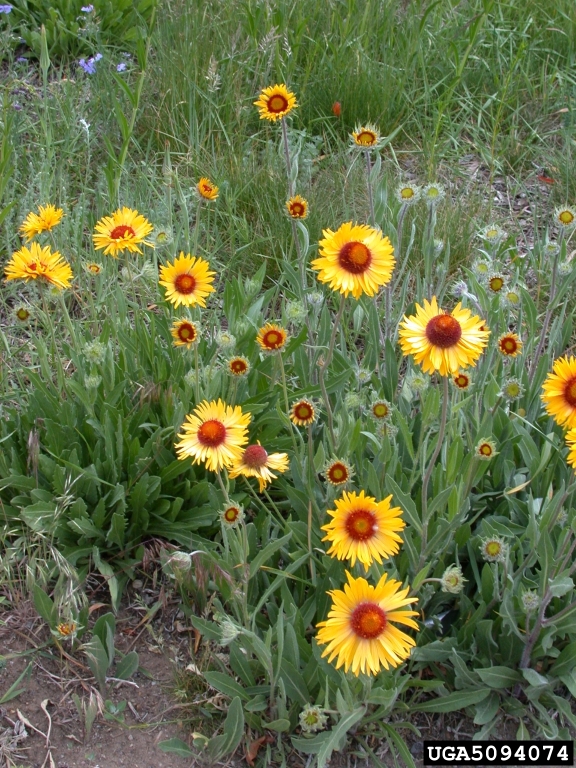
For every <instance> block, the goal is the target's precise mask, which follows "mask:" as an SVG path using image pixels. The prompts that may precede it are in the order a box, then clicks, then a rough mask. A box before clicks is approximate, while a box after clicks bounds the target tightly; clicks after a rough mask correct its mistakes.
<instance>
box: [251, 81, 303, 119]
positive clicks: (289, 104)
mask: <svg viewBox="0 0 576 768" xmlns="http://www.w3.org/2000/svg"><path fill="white" fill-rule="evenodd" d="M254 104H255V106H257V107H258V110H259V112H260V120H278V118H280V117H286V115H287V114H289V113H290V112H291V111H292V110H293V109H294V107H297V106H298V104H296V96H295V95H294V94H293V93H292V92H291V91H289V90H288V89H287V88H286V86H285V85H271V86H269V87H268V88H264V90H263V91H262V93H261V94H260V97H259V99H258V101H255V102H254Z"/></svg>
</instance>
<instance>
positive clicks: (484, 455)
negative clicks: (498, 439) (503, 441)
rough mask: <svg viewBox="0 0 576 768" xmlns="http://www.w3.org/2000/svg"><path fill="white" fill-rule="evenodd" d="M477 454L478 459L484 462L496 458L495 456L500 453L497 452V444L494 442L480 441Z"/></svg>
mask: <svg viewBox="0 0 576 768" xmlns="http://www.w3.org/2000/svg"><path fill="white" fill-rule="evenodd" d="M475 453H476V457H477V458H478V459H482V460H483V461H490V459H492V458H494V456H496V455H497V454H498V451H497V450H496V443H495V442H494V440H487V439H486V440H480V442H479V443H478V445H477V446H476V451H475Z"/></svg>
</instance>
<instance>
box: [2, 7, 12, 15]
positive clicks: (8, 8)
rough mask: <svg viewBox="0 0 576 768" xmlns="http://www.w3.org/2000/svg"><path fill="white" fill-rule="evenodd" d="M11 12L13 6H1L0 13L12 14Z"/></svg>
mask: <svg viewBox="0 0 576 768" xmlns="http://www.w3.org/2000/svg"><path fill="white" fill-rule="evenodd" d="M11 10H12V6H11V5H0V13H10V11H11Z"/></svg>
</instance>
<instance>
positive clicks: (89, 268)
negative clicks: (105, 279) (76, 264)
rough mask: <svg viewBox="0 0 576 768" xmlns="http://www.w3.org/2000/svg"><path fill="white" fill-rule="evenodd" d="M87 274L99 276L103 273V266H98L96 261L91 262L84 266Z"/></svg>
mask: <svg viewBox="0 0 576 768" xmlns="http://www.w3.org/2000/svg"><path fill="white" fill-rule="evenodd" d="M84 269H85V270H86V272H90V274H91V275H99V274H100V272H102V264H98V263H97V262H96V261H89V262H88V263H87V264H84Z"/></svg>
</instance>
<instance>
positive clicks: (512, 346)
mask: <svg viewBox="0 0 576 768" xmlns="http://www.w3.org/2000/svg"><path fill="white" fill-rule="evenodd" d="M498 350H499V351H500V353H501V354H503V355H504V357H516V355H519V354H520V352H521V351H522V341H521V340H520V336H518V334H517V333H503V334H502V336H500V338H499V339H498Z"/></svg>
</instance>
